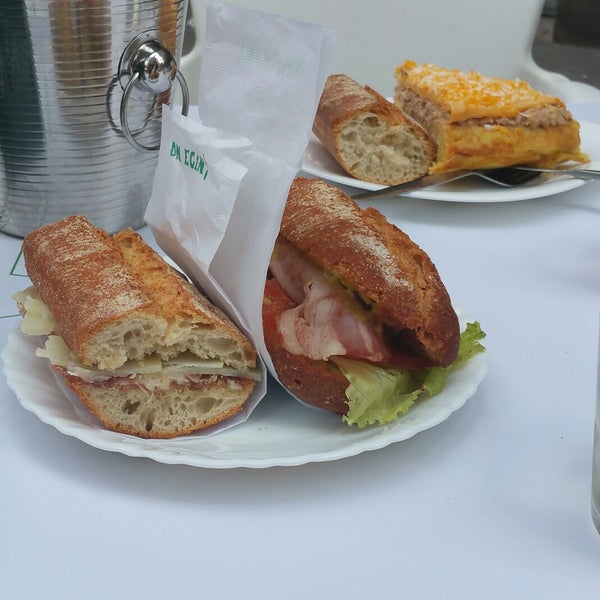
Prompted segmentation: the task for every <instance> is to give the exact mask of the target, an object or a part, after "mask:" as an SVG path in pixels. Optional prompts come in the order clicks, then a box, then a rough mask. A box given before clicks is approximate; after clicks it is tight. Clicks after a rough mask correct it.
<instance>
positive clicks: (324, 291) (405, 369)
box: [263, 178, 482, 426]
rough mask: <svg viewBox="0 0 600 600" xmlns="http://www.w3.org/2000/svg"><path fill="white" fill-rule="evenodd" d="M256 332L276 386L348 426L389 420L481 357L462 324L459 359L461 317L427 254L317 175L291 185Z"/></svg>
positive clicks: (474, 333)
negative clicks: (472, 355) (466, 341)
mask: <svg viewBox="0 0 600 600" xmlns="http://www.w3.org/2000/svg"><path fill="white" fill-rule="evenodd" d="M263 324H264V336H265V344H266V347H267V350H268V352H269V354H270V357H271V359H272V362H273V367H274V369H275V371H276V373H277V376H278V378H279V380H280V382H281V383H282V384H283V385H284V386H285V387H286V388H287V389H288V390H289V391H290V392H292V393H293V394H294V395H295V396H296V397H297V398H298V399H300V400H302V401H304V402H306V403H307V404H310V405H313V406H316V407H319V408H322V409H325V410H329V411H332V412H334V413H338V414H341V415H344V420H345V421H346V422H347V423H348V424H356V425H358V426H364V425H369V424H383V423H387V422H390V421H392V420H394V419H396V418H397V417H398V416H399V415H400V414H403V413H404V412H406V410H408V408H409V407H410V406H411V405H412V404H413V403H414V402H415V401H416V399H417V397H418V396H419V394H420V393H423V392H429V393H437V392H438V391H441V388H442V387H443V384H444V383H443V382H444V381H445V379H444V378H445V376H446V374H447V372H448V368H451V366H452V365H455V364H457V360H458V359H461V360H462V358H464V357H465V356H466V355H467V354H468V353H469V352H472V351H475V352H478V351H481V350H482V346H480V345H479V343H478V340H479V339H480V337H481V335H480V331H479V332H478V331H474V330H473V328H471V329H470V331H469V334H468V335H469V336H471V338H472V339H471V341H470V347H469V348H468V349H465V348H463V351H461V352H459V346H461V347H462V341H463V338H462V337H461V333H460V327H459V321H458V318H457V315H456V312H455V310H454V308H453V307H452V304H451V301H450V297H449V295H448V292H447V290H446V288H445V286H444V284H443V283H442V281H441V279H440V275H439V273H438V271H437V269H436V267H435V265H434V264H433V263H432V261H431V259H430V258H429V257H428V255H427V254H426V253H425V252H424V251H423V250H422V249H421V248H419V247H418V246H417V245H416V244H415V243H414V242H413V241H412V240H411V239H410V238H409V237H408V236H407V235H406V234H405V233H403V232H402V231H401V230H399V229H398V228H396V227H395V226H393V225H392V224H390V223H389V222H388V221H387V220H386V219H385V217H384V216H383V215H382V214H380V213H379V212H378V211H376V210H375V209H373V208H366V209H364V210H362V209H361V208H360V207H359V206H358V205H357V203H356V202H355V201H354V200H352V199H351V198H350V197H349V196H347V195H346V194H345V193H343V192H342V191H341V190H339V189H338V188H336V187H334V186H332V185H330V184H328V183H326V182H324V181H322V180H319V179H305V178H297V179H296V180H294V182H293V184H292V186H291V188H290V192H289V196H288V199H287V203H286V207H285V211H284V215H283V219H282V222H281V228H280V234H279V236H278V238H277V240H276V243H275V248H274V251H273V254H272V258H271V261H270V265H269V275H268V277H267V281H266V285H265V293H264V301H263ZM473 326H474V327H475V328H477V327H478V326H477V324H473ZM463 337H464V336H463ZM434 380H435V381H434Z"/></svg>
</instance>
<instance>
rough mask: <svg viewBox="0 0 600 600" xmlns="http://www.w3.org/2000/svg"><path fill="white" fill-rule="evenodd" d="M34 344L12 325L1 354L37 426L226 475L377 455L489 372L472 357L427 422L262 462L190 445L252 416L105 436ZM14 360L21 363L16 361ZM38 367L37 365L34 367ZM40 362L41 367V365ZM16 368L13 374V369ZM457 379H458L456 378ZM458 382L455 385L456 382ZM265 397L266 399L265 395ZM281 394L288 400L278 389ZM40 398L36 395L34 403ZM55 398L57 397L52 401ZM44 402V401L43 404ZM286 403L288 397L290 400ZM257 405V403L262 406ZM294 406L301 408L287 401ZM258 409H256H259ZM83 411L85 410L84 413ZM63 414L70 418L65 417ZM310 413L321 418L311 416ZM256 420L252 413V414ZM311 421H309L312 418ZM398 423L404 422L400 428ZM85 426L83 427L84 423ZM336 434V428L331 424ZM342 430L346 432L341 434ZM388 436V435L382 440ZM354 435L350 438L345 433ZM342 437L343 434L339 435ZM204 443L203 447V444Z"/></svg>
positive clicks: (441, 413)
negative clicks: (167, 433) (191, 431)
mask: <svg viewBox="0 0 600 600" xmlns="http://www.w3.org/2000/svg"><path fill="white" fill-rule="evenodd" d="M36 346H37V342H36V340H35V339H34V338H32V337H31V336H26V335H25V334H23V333H22V332H21V330H20V326H19V325H17V326H16V327H15V328H13V330H11V331H10V333H9V336H8V341H7V344H6V346H5V347H4V349H3V350H2V354H1V356H2V359H3V368H4V374H5V378H6V381H7V385H8V387H9V388H10V389H11V390H12V391H13V393H14V394H15V396H16V398H17V400H18V402H19V404H20V405H21V406H22V407H23V408H24V409H26V410H28V411H29V412H32V413H33V414H35V415H36V416H37V417H38V419H40V421H42V422H43V423H45V424H47V425H50V426H52V427H54V428H55V429H56V430H57V431H59V432H60V433H62V434H64V435H67V436H70V437H74V438H76V439H78V440H80V441H82V442H83V443H86V444H88V445H89V446H92V447H95V448H97V449H100V450H104V451H111V452H118V453H120V454H124V455H126V456H130V457H138V458H150V459H152V460H155V461H156V462H159V463H164V464H183V465H188V466H193V467H200V468H211V469H227V468H229V469H230V468H239V467H244V468H270V467H276V466H282V467H289V466H300V465H304V464H307V463H318V462H331V461H335V460H341V459H344V458H350V457H352V456H356V455H358V454H361V453H363V452H369V451H375V450H380V449H382V448H384V447H387V446H389V445H391V444H394V443H397V442H401V441H404V440H407V439H409V438H411V437H413V436H414V435H416V434H418V433H420V432H422V431H425V430H426V429H429V428H432V427H435V426H437V425H439V424H440V423H442V422H443V421H445V420H446V419H448V417H450V415H451V414H452V413H454V412H456V411H457V410H458V409H460V408H461V407H462V406H464V404H465V403H466V402H467V400H468V399H469V398H471V397H472V396H473V395H474V394H475V393H476V391H477V389H478V388H479V385H480V384H481V382H482V381H483V380H484V379H485V377H486V375H487V372H488V365H487V361H486V352H484V353H481V354H478V355H476V356H475V357H473V358H472V359H471V360H470V361H469V362H468V363H467V364H466V365H464V366H463V367H461V368H460V369H459V370H457V371H455V372H453V373H451V374H450V376H449V383H450V384H451V385H458V384H461V385H462V389H461V390H460V392H461V393H460V394H459V395H457V396H456V397H455V398H454V399H452V397H451V398H450V399H452V400H453V401H452V402H448V403H447V404H442V408H441V409H438V410H437V411H435V412H434V413H433V415H429V416H428V417H427V418H425V419H423V420H421V421H418V420H417V423H416V424H415V423H413V424H412V425H411V421H414V420H415V418H417V417H418V416H420V413H419V412H418V408H419V407H418V406H417V407H413V408H412V409H411V410H410V411H409V412H408V413H407V415H404V416H403V417H401V418H400V419H398V420H397V421H395V422H394V423H391V424H389V425H385V426H379V427H374V428H370V429H368V430H357V432H356V434H357V437H356V438H355V439H354V440H353V441H352V442H351V443H349V444H345V445H341V446H338V447H336V448H334V449H333V450H332V449H318V450H315V451H313V452H306V451H303V452H300V453H296V454H288V455H276V454H272V455H264V456H245V457H244V456H241V455H240V456H237V457H232V456H223V457H219V456H215V455H208V454H206V453H205V452H204V453H202V452H197V451H194V447H193V446H194V444H195V443H196V444H198V443H200V446H202V444H211V443H212V442H214V441H215V440H217V441H218V439H217V438H218V437H219V436H223V437H225V436H226V435H227V433H228V431H229V432H230V431H234V430H236V431H239V429H238V428H243V427H247V428H249V429H250V428H252V427H253V425H256V423H254V424H252V422H251V419H252V417H253V415H252V414H251V415H250V417H249V419H248V420H247V421H245V422H242V423H238V424H237V425H235V426H234V427H232V428H231V429H226V430H224V431H221V432H218V433H216V434H214V435H210V436H193V435H192V436H184V437H181V438H173V439H171V440H145V439H142V438H136V437H134V436H129V435H126V434H120V433H116V432H113V431H110V430H108V429H106V428H104V427H102V426H98V425H94V426H92V423H91V422H89V420H88V419H86V418H85V417H82V416H81V415H78V410H77V408H75V407H74V406H73V405H72V403H71V401H70V400H69V399H68V398H67V396H66V395H65V394H64V393H63V391H62V390H61V389H60V387H59V384H58V382H57V381H56V380H55V379H54V374H53V373H52V371H51V369H50V367H49V363H48V362H47V361H45V359H39V358H38V357H36V356H35V353H34V348H35V347H36ZM19 357H20V359H21V360H19ZM38 361H39V362H38ZM43 361H45V362H43ZM17 366H18V368H17ZM25 372H26V373H27V374H28V375H27V377H25V380H26V381H27V382H28V383H29V384H30V385H34V383H33V382H35V384H36V385H38V386H41V387H42V388H43V390H48V391H49V392H50V393H51V394H52V396H53V397H54V398H56V397H59V400H58V403H59V406H60V407H61V410H60V411H59V410H58V408H57V407H55V406H54V405H45V404H44V403H43V401H42V402H40V401H39V400H35V397H36V394H34V395H33V396H34V399H33V400H32V398H31V397H28V396H27V393H26V390H24V389H23V385H22V383H23V382H22V381H21V382H19V381H18V380H17V375H19V374H20V373H21V374H22V373H25ZM32 373H37V375H38V376H37V377H32V376H31V375H32ZM460 375H462V377H460ZM457 377H458V381H457ZM447 389H449V388H448V387H447V388H446V390H444V391H443V392H441V394H439V395H438V396H434V397H432V398H427V399H426V400H424V401H423V405H425V404H426V403H430V404H429V406H432V405H433V404H434V405H435V406H437V405H438V404H439V403H440V402H443V400H444V396H445V395H448V393H447ZM268 393H269V392H268V391H267V395H268ZM282 393H284V394H286V395H289V394H287V392H285V391H284V390H283V388H282ZM40 395H41V394H37V396H38V397H39V396H40ZM57 395H58V396H57ZM46 398H47V397H46V396H44V399H46ZM290 398H291V397H290ZM263 401H264V399H263V400H261V402H263ZM292 402H293V404H294V405H295V406H298V405H299V404H300V403H298V402H297V401H295V400H293V399H292ZM259 405H260V403H259ZM257 408H258V407H257ZM84 410H85V409H84ZM300 410H302V411H311V409H310V408H307V407H305V406H301V407H300ZM65 411H67V412H68V413H69V414H67V413H66V412H65ZM313 412H320V411H315V410H314V409H313ZM253 414H255V413H253ZM331 417H336V416H335V415H331V413H327V414H319V416H318V418H319V419H321V418H331ZM311 418H312V417H311ZM402 419H406V421H405V422H403V421H402ZM86 421H87V422H86ZM339 425H340V426H341V427H340V429H339V431H344V432H346V431H348V430H349V429H350V428H348V427H347V426H346V425H344V424H343V423H342V422H341V420H339ZM336 428H337V424H336ZM344 428H346V429H344ZM369 431H372V432H377V433H378V435H375V436H369V437H366V438H364V439H363V438H362V437H361V433H363V432H369ZM386 433H387V435H386ZM349 434H350V435H353V433H350V432H349ZM344 435H345V433H344ZM206 440H208V442H206Z"/></svg>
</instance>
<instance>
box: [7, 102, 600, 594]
mask: <svg viewBox="0 0 600 600" xmlns="http://www.w3.org/2000/svg"><path fill="white" fill-rule="evenodd" d="M573 110H574V112H575V116H577V117H578V118H580V119H582V120H587V121H593V122H596V123H600V106H592V105H585V106H583V105H581V106H575V107H573ZM376 204H377V206H378V207H379V208H380V209H381V210H382V211H383V212H384V213H385V214H386V215H387V216H388V218H389V219H390V220H392V221H393V222H395V223H397V224H398V225H399V226H400V227H401V228H402V229H404V230H405V231H406V232H407V233H408V234H409V235H410V236H411V237H412V238H413V239H414V240H415V241H417V242H418V243H419V244H420V245H421V246H422V247H424V248H425V249H426V250H427V252H428V253H429V254H430V255H431V257H432V258H433V259H434V261H435V263H436V264H437V266H438V269H439V271H440V272H441V274H442V277H443V279H444V281H445V283H446V285H447V287H448V289H449V292H450V294H451V296H452V298H453V299H454V302H455V303H456V304H457V305H458V306H461V307H464V308H465V309H467V310H468V312H469V314H470V315H473V316H475V318H477V319H478V320H479V321H480V322H481V324H482V326H483V328H484V329H485V330H486V332H487V339H486V340H485V343H486V346H487V348H488V364H489V374H488V376H487V378H486V379H485V381H484V382H483V384H482V385H481V387H480V389H479V391H478V392H477V394H476V395H475V396H474V397H472V398H471V399H470V400H469V401H468V402H467V404H466V405H465V406H464V407H463V408H461V409H460V410H459V411H457V412H456V413H454V414H453V415H452V416H451V417H450V418H449V419H448V420H446V421H444V422H443V423H442V424H440V425H439V426H437V427H434V428H432V429H429V430H427V431H425V432H423V433H420V434H418V435H416V436H415V437H413V438H411V439H409V440H407V441H404V442H400V443H397V444H393V445H391V446H389V447H387V448H385V449H383V450H380V451H374V452H367V453H363V454H361V455H359V456H356V457H354V458H348V459H344V460H339V461H334V462H325V463H314V464H307V465H305V466H299V467H288V468H285V467H275V468H270V469H231V470H210V469H200V468H194V467H187V466H181V465H165V464H160V463H157V462H154V461H152V460H149V459H140V458H129V457H126V456H124V455H122V454H119V453H115V452H105V451H101V450H98V449H95V448H93V447H91V446H88V445H86V444H84V443H82V442H80V441H79V440H77V439H75V438H72V437H68V436H65V435H63V434H61V433H59V432H58V431H56V430H55V429H54V428H53V427H51V426H48V425H45V424H44V423H42V422H41V421H40V420H39V419H38V418H37V417H35V416H34V415H33V414H31V413H29V412H27V411H25V410H24V409H23V408H21V406H20V405H19V403H18V402H17V399H16V397H15V396H14V394H13V392H12V391H11V390H9V389H8V387H7V384H6V380H5V378H4V376H1V377H0V502H1V510H0V598H2V599H3V600H17V599H27V600H34V599H35V600H37V599H41V598H48V599H55V598H56V599H61V600H75V599H77V600H80V599H83V598H85V599H86V600H96V599H97V600H109V599H110V600H114V599H121V598H128V599H130V598H146V599H148V600H155V599H156V600H159V599H160V600H163V599H164V598H170V599H177V600H187V599H192V598H232V599H241V598H249V599H253V600H254V599H257V600H258V599H261V600H265V599H278V600H279V599H283V598H285V599H288V600H289V599H298V600H300V599H301V600H307V599H309V598H327V599H330V598H344V599H347V600H349V599H354V598H357V599H358V598H361V599H363V598H390V599H391V598H400V597H407V598H415V597H416V598H446V599H465V598H468V599H471V598H473V599H478V600H479V599H485V600H495V599H498V600H506V599H507V598H544V599H545V600H549V599H561V600H565V599H569V600H577V599H586V600H595V599H597V598H600V536H599V535H598V534H597V533H596V531H595V530H594V528H593V525H592V522H591V519H590V509H589V502H590V466H591V446H592V428H593V412H594V398H595V386H596V364H597V363H596V361H597V348H598V312H599V308H600V306H599V305H600V302H599V300H600V184H597V183H593V184H588V185H585V186H583V187H580V188H578V189H575V190H573V191H570V192H567V193H563V194H559V195H556V196H553V197H549V198H545V199H537V200H528V201H522V202H510V203H501V204H468V203H464V204H463V203H444V202H434V201H427V200H418V199H409V198H403V199H398V198H396V199H389V200H382V201H376ZM19 246H20V240H18V239H16V238H12V237H9V236H6V235H2V234H0V248H1V256H2V260H3V265H4V266H3V271H2V274H1V278H2V288H1V292H0V310H1V315H2V317H3V318H2V319H0V336H1V341H2V346H3V345H4V344H5V341H6V338H7V335H8V332H9V331H10V330H12V329H13V328H14V327H16V326H17V323H18V320H19V319H18V317H17V316H16V315H15V312H16V311H15V308H14V305H13V303H12V301H11V300H10V295H11V294H12V293H13V292H14V291H16V290H18V289H21V288H22V287H25V284H26V282H27V279H26V278H25V277H24V273H23V270H22V265H21V263H20V262H19V261H17V257H18V252H19Z"/></svg>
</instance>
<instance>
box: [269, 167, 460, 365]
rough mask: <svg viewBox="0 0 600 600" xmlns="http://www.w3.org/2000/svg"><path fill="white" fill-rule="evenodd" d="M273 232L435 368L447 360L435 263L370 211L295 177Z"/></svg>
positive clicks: (446, 308)
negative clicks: (401, 335)
mask: <svg viewBox="0 0 600 600" xmlns="http://www.w3.org/2000/svg"><path fill="white" fill-rule="evenodd" d="M280 233H281V235H282V236H283V237H284V238H286V239H287V240H288V241H289V242H291V243H292V244H293V245H294V246H296V248H298V249H299V250H300V251H301V252H303V253H304V254H305V255H306V256H307V257H308V258H310V259H311V260H312V261H314V262H315V263H316V264H318V265H320V266H321V267H323V268H324V269H325V270H326V271H328V272H330V273H333V274H334V275H335V277H336V278H337V279H338V280H339V281H340V283H342V284H343V285H345V286H347V287H348V288H350V289H351V290H353V291H355V292H356V293H358V294H359V295H360V296H361V297H362V298H363V300H365V301H367V302H369V303H372V304H373V305H375V307H376V309H377V311H378V314H379V315H380V318H381V319H382V321H383V322H385V323H386V325H388V326H389V327H391V328H392V329H393V330H395V331H398V332H404V333H406V334H410V336H411V337H414V339H415V340H416V342H417V344H418V345H420V346H421V351H422V352H423V353H424V354H425V355H427V356H428V357H429V358H430V359H431V360H432V361H434V362H435V363H436V364H442V365H448V364H450V363H451V362H452V361H453V360H454V359H455V357H456V353H457V351H458V342H459V336H460V330H459V324H458V318H457V315H456V313H455V311H454V309H453V307H452V305H451V302H450V297H449V295H448V292H447V290H446V287H445V286H444V284H443V283H442V281H441V278H440V276H439V273H438V271H437V269H436V267H435V265H434V264H433V262H432V261H431V259H430V258H429V256H428V255H427V254H426V253H425V252H424V251H423V250H422V249H421V248H419V246H417V245H416V244H415V243H414V242H413V241H412V240H411V239H410V238H409V237H408V236H407V235H406V234H405V233H404V232H402V231H401V230H400V229H398V228H397V227H395V226H394V225H392V224H391V223H389V222H388V221H387V220H386V219H385V217H384V216H383V215H382V214H381V213H379V212H378V211H377V210H375V209H373V208H371V207H369V208H366V209H364V210H363V209H361V208H360V207H359V206H358V204H357V203H356V202H355V201H354V200H352V199H351V198H350V197H349V196H348V195H346V194H345V193H344V192H342V191H341V190H340V189H338V188H336V187H334V186H333V185H331V184H329V183H327V182H325V181H323V180H320V179H308V178H296V179H295V180H294V182H293V183H292V186H291V188H290V192H289V195H288V200H287V204H286V207H285V211H284V215H283V219H282V223H281V232H280Z"/></svg>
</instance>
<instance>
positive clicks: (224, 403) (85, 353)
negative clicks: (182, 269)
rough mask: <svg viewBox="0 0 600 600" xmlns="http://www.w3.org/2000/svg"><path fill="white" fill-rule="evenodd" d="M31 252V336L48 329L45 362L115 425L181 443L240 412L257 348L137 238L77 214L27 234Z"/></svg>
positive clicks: (27, 312)
mask: <svg viewBox="0 0 600 600" xmlns="http://www.w3.org/2000/svg"><path fill="white" fill-rule="evenodd" d="M23 256H24V259H25V267H26V269H27V273H28V275H29V277H30V279H31V281H32V283H33V287H32V288H31V289H28V290H25V291H24V292H21V293H19V294H17V295H16V296H15V300H16V301H17V304H18V305H19V308H20V310H21V312H22V313H23V314H24V317H25V318H24V320H23V329H24V331H26V332H28V331H27V330H28V327H30V325H29V324H28V323H29V322H30V321H31V322H35V321H36V319H37V320H38V322H37V325H36V327H35V331H33V330H30V331H29V333H38V334H39V333H44V334H50V337H49V338H48V340H47V342H46V346H45V349H43V350H40V351H39V353H40V355H41V356H45V357H47V358H48V359H49V360H50V362H51V364H52V366H53V368H54V370H55V372H57V373H58V374H59V375H60V376H62V377H63V378H64V380H65V382H66V384H67V385H68V386H69V387H70V388H71V389H72V390H73V391H74V392H75V393H76V394H77V395H78V396H79V397H80V398H81V400H82V401H83V402H84V404H86V405H87V406H88V408H89V409H90V411H91V412H92V413H93V414H95V415H96V416H97V417H98V418H99V419H100V420H101V421H102V422H103V423H104V424H105V425H106V426H107V427H108V428H110V429H113V430H115V431H119V432H122V433H129V434H132V435H136V436H140V437H163V438H165V437H173V436H177V435H184V434H186V433H189V432H191V431H195V430H197V429H201V428H204V427H207V426H209V425H213V424H215V423H217V422H220V421H222V420H224V419H226V418H227V417H229V416H231V415H233V414H235V413H237V412H239V411H240V410H241V407H242V405H243V404H244V402H245V401H246V400H247V398H248V397H249V396H250V394H251V392H252V390H253V389H254V385H255V381H256V378H257V374H256V373H255V372H254V368H255V366H256V352H255V350H254V348H253V346H252V344H251V343H250V342H249V341H248V340H247V339H246V337H245V336H244V335H243V334H242V333H241V332H240V331H239V329H238V328H237V327H236V326H235V325H234V323H233V322H232V321H231V320H230V319H229V318H228V317H227V316H226V315H225V314H224V313H223V312H222V311H220V310H219V309H217V308H216V307H215V306H214V305H213V304H211V303H210V302H209V301H208V300H207V299H206V298H205V297H204V296H203V295H202V294H201V293H200V292H199V291H198V290H197V289H196V288H195V287H194V286H193V285H192V284H190V283H189V282H188V281H187V280H186V279H185V278H184V276H183V275H181V274H180V273H179V272H177V271H175V270H174V269H173V268H172V267H170V266H169V265H168V264H167V263H166V262H165V261H163V260H162V258H161V257H160V256H159V255H158V254H157V253H156V252H155V251H154V250H153V249H152V248H151V247H150V246H148V245H147V244H146V243H145V242H144V241H143V239H142V238H141V236H140V235H139V234H137V233H136V232H134V231H133V230H131V229H127V230H124V231H122V232H119V233H117V234H115V235H114V236H112V237H111V236H109V235H108V234H107V233H106V232H105V231H103V230H101V229H98V228H96V227H94V226H93V225H91V223H90V222H89V221H88V220H87V219H85V218H84V217H80V216H72V217H68V218H66V219H63V220H61V221H58V222H56V223H52V224H49V225H45V226H43V227H40V228H38V229H36V230H34V231H32V232H31V233H30V234H29V235H27V236H26V237H25V239H24V240H23ZM44 313H49V314H50V318H48V317H47V316H46V317H44V318H42V324H41V326H40V324H39V320H40V315H43V314H44ZM44 322H45V323H47V326H46V330H44Z"/></svg>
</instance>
